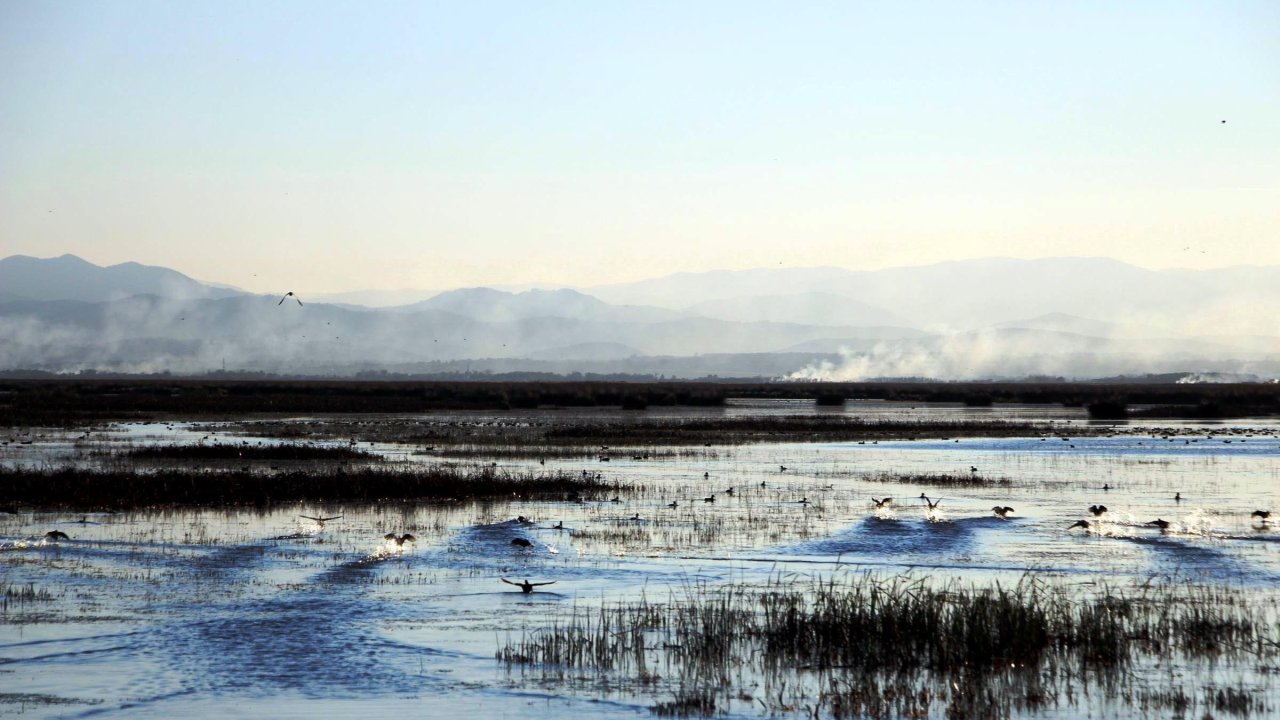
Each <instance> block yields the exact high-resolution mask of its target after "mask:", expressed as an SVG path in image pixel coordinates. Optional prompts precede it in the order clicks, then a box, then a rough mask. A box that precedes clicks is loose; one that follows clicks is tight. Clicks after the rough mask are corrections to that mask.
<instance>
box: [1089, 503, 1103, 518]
mask: <svg viewBox="0 0 1280 720" xmlns="http://www.w3.org/2000/svg"><path fill="white" fill-rule="evenodd" d="M1106 511H1107V506H1106V505H1090V506H1089V512H1091V513H1093V516H1094V517H1099V516H1101V515H1102V513H1104V512H1106Z"/></svg>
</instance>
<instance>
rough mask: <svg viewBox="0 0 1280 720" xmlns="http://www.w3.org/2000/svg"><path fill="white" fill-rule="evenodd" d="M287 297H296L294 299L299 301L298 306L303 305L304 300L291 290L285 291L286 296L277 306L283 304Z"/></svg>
mask: <svg viewBox="0 0 1280 720" xmlns="http://www.w3.org/2000/svg"><path fill="white" fill-rule="evenodd" d="M287 298H293V299H294V301H295V302H297V303H298V307H302V301H301V300H299V299H298V296H297V295H294V294H293V291H292V290H290V291H289V292H287V293H285V294H284V297H282V298H280V302H278V303H276V307H280V306H281V305H283V304H284V301H285V300H286V299H287Z"/></svg>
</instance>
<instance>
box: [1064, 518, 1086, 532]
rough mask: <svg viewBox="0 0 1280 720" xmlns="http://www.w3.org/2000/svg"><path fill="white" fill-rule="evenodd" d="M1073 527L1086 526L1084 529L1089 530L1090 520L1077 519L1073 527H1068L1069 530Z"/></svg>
mask: <svg viewBox="0 0 1280 720" xmlns="http://www.w3.org/2000/svg"><path fill="white" fill-rule="evenodd" d="M1073 528H1084V529H1086V530H1088V529H1089V521H1088V520H1077V521H1075V522H1074V523H1073V524H1072V525H1071V527H1069V528H1067V529H1068V530H1071V529H1073Z"/></svg>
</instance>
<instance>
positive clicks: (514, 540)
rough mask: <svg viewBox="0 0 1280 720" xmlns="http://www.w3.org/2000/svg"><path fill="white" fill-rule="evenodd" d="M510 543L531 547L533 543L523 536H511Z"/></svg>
mask: <svg viewBox="0 0 1280 720" xmlns="http://www.w3.org/2000/svg"><path fill="white" fill-rule="evenodd" d="M511 544H512V545H515V546H516V547H522V548H528V547H533V543H531V542H529V541H528V540H525V539H524V538H511Z"/></svg>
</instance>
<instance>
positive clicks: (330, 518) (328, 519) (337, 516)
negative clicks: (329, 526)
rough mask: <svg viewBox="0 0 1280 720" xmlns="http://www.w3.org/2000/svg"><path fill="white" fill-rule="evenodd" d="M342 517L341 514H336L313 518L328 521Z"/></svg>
mask: <svg viewBox="0 0 1280 720" xmlns="http://www.w3.org/2000/svg"><path fill="white" fill-rule="evenodd" d="M303 517H306V516H305V515H304V516H303ZM341 517H342V516H341V515H334V516H333V517H322V518H312V520H319V521H320V522H328V521H330V520H338V519H340V518H341Z"/></svg>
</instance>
